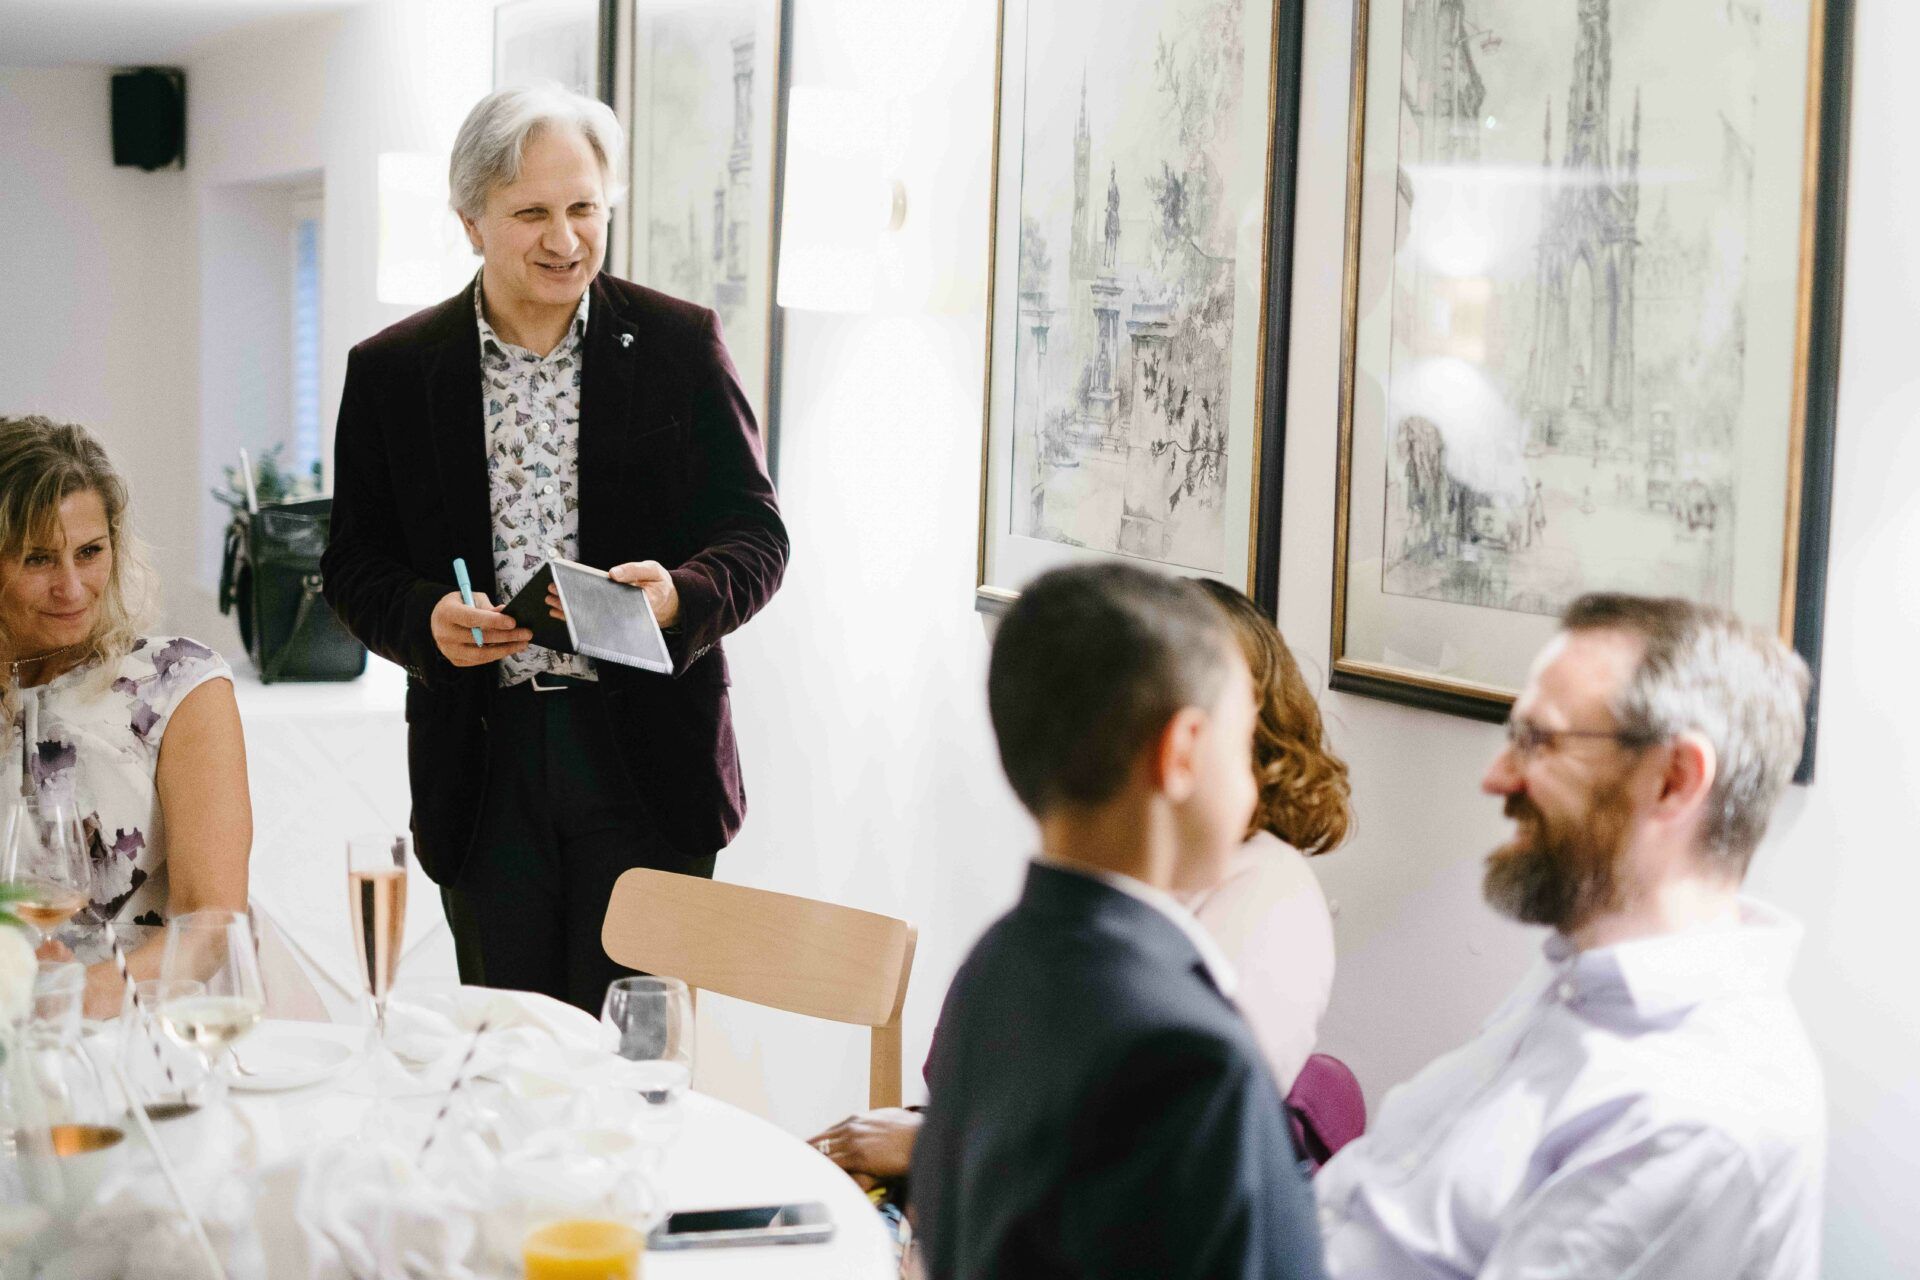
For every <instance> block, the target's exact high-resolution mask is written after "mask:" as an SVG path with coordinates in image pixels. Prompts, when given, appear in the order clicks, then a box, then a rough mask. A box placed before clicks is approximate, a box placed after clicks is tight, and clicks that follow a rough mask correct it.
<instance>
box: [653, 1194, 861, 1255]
mask: <svg viewBox="0 0 1920 1280" xmlns="http://www.w3.org/2000/svg"><path fill="white" fill-rule="evenodd" d="M831 1239H833V1219H832V1218H830V1217H829V1216H828V1215H827V1206H826V1205H824V1204H821V1203H820V1202H819V1201H818V1200H808V1201H805V1202H803V1203H800V1204H766V1205H753V1206H751V1207H748V1208H744V1209H694V1210H691V1211H687V1212H682V1213H670V1214H668V1215H667V1217H666V1220H665V1221H664V1222H662V1223H661V1224H660V1225H659V1226H657V1227H655V1228H654V1229H653V1233H652V1234H651V1235H649V1236H648V1237H647V1248H649V1249H653V1250H656V1251H658V1250H667V1249H734V1248H740V1247H743V1246H746V1245H759V1244H819V1243H821V1242H822V1241H826V1240H831Z"/></svg>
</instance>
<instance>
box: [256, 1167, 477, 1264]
mask: <svg viewBox="0 0 1920 1280" xmlns="http://www.w3.org/2000/svg"><path fill="white" fill-rule="evenodd" d="M450 1141H454V1142H457V1141H458V1139H451V1140H450ZM418 1157H419V1151H418V1149H417V1148H412V1149H403V1148H402V1147H401V1146H399V1145H398V1144H395V1143H365V1142H359V1141H353V1142H340V1143H335V1144H332V1145H330V1146H327V1147H323V1148H321V1149H320V1150H318V1151H315V1152H312V1153H310V1154H309V1155H308V1156H307V1158H306V1159H305V1160H304V1161H302V1163H301V1168H300V1176H299V1192H298V1195H297V1197H296V1199H295V1202H294V1221H295V1222H296V1223H297V1224H298V1226H299V1228H300V1231H301V1233H302V1235H303V1236H304V1237H305V1239H306V1244H307V1255H308V1260H309V1263H308V1271H307V1275H308V1277H309V1278H310V1280H357V1278H359V1277H369V1276H378V1277H380V1278H381V1280H414V1278H416V1277H417V1278H418V1280H427V1278H428V1277H434V1278H436V1280H437V1278H438V1277H445V1278H446V1280H473V1276H474V1272H473V1271H472V1270H471V1267H470V1262H471V1260H472V1259H471V1255H472V1254H473V1251H474V1244H475V1242H476V1240H477V1238H478V1234H479V1229H478V1226H477V1219H476V1209H477V1207H478V1206H477V1197H476V1194H475V1188H474V1187H473V1186H470V1185H464V1184H462V1183H461V1182H459V1181H451V1182H450V1181H448V1180H446V1179H445V1178H444V1177H442V1178H434V1179H430V1178H429V1177H428V1175H427V1174H426V1173H425V1172H424V1171H423V1170H422V1169H421V1167H420V1163H419V1159H418ZM443 1167H444V1168H452V1167H456V1166H454V1165H453V1164H451V1163H450V1164H448V1165H446V1166H443Z"/></svg>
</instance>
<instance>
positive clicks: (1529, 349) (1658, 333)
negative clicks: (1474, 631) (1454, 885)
mask: <svg viewBox="0 0 1920 1280" xmlns="http://www.w3.org/2000/svg"><path fill="white" fill-rule="evenodd" d="M1403 3H1404V19H1405V25H1404V28H1403V37H1402V58H1401V67H1402V69H1403V72H1402V73H1403V77H1404V79H1403V83H1402V86H1401V89H1402V92H1401V95H1400V97H1401V109H1400V123H1399V129H1400V134H1399V157H1400V172H1399V184H1398V197H1397V204H1398V207H1397V210H1396V218H1397V226H1396V232H1397V243H1398V244H1399V246H1400V247H1399V249H1398V251H1397V252H1396V255H1395V258H1394V266H1393V295H1392V301H1393V344H1392V353H1391V357H1390V364H1389V386H1388V394H1387V407H1388V420H1387V432H1388V438H1387V442H1386V443H1387V473H1388V474H1387V478H1386V521H1385V534H1384V546H1383V547H1382V566H1383V567H1382V582H1381V586H1382V590H1384V591H1386V592H1389V593H1392V594H1396V595H1402V596H1417V597H1424V598H1427V599H1435V600H1445V601H1451V602H1454V603H1461V604H1470V605H1484V606H1489V607H1493V608H1498V609H1505V610H1510V611H1515V612H1523V613H1537V614H1551V613H1557V612H1558V611H1560V610H1561V609H1562V608H1564V607H1565V606H1566V604H1568V603H1569V602H1570V601H1571V600H1572V598H1573V597H1575V596H1577V595H1578V594H1580V593H1581V592H1583V591H1591V590H1609V589H1624V590H1636V591H1643V592H1651V593H1655V594H1663V595H1664V594H1677V595H1685V596H1689V597H1692V598H1694V599H1699V600H1704V601H1708V602H1714V603H1719V604H1722V605H1726V604H1729V603H1730V602H1731V592H1732V581H1733V549H1734V541H1735V540H1734V523H1735V515H1736V512H1735V511H1734V509H1733V493H1734V483H1735V479H1736V475H1737V473H1738V468H1739V449H1740V444H1741V435H1742V427H1743V423H1742V420H1741V413H1742V399H1743V393H1744V388H1745V378H1746V369H1745V338H1746V323H1747V316H1746V299H1747V242H1748V231H1749V223H1750V213H1751V207H1752V201H1753V142H1752V136H1753V127H1754V119H1755V88H1756V85H1755V80H1756V71H1755V68H1756V65H1757V62H1758V57H1759V47H1760V25H1761V9H1762V6H1761V3H1760V0H1716V2H1715V3H1711V4H1686V5H1674V4H1671V3H1668V2H1667V0H1403Z"/></svg>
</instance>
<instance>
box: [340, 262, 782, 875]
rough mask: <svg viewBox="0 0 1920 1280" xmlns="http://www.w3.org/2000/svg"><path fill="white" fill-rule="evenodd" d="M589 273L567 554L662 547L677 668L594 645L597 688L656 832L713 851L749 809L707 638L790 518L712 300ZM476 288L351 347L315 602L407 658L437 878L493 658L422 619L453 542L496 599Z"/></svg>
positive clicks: (463, 804) (722, 629) (492, 685)
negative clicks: (450, 645) (576, 475)
mask: <svg viewBox="0 0 1920 1280" xmlns="http://www.w3.org/2000/svg"><path fill="white" fill-rule="evenodd" d="M591 288H592V294H593V300H592V302H591V303H590V304H589V306H588V310H587V331H586V337H585V342H584V347H583V351H584V356H583V361H584V364H583V369H582V378H583V381H582V385H581V397H580V542H579V556H580V559H581V560H582V561H583V562H584V563H586V564H590V565H594V566H597V567H599V568H602V569H606V568H611V567H612V566H614V565H616V564H621V563H624V562H626V561H630V560H657V561H659V562H660V563H661V564H663V565H665V566H666V567H667V568H668V570H669V571H670V572H671V573H672V575H673V581H674V586H675V588H676V589H677V590H678V592H679V596H680V614H679V618H678V619H677V621H676V624H675V628H674V630H673V631H672V632H670V633H669V634H668V637H667V639H668V642H669V644H670V646H671V647H672V649H673V653H674V658H675V667H674V671H673V674H672V675H671V676H666V675H659V674H655V673H652V672H648V671H642V670H639V669H637V668H632V667H623V666H618V665H616V664H613V663H598V664H596V669H597V670H598V672H599V675H600V683H601V691H600V696H601V697H602V698H603V699H604V703H605V706H606V710H607V713H608V715H609V717H610V720H611V723H612V727H613V732H614V738H615V740H616V742H617V743H618V744H619V748H620V752H621V755H622V757H623V760H624V763H625V765H626V768H627V772H628V775H629V776H630V777H631V778H632V780H633V785H634V788H635V792H636V794H637V795H638V796H639V797H640V798H641V799H642V800H644V802H645V803H646V804H647V806H648V807H649V808H650V809H651V811H652V813H653V816H654V819H655V821H656V823H657V825H658V827H659V829H660V833H661V834H662V835H663V836H665V837H666V838H667V839H668V840H669V841H670V842H671V843H672V844H673V845H674V846H675V847H677V848H678V849H679V850H680V851H681V852H683V853H686V854H690V855H697V854H705V853H710V852H714V851H717V850H718V849H720V848H722V847H723V846H724V845H726V843H727V842H728V841H730V840H731V839H732V838H733V836H734V834H735V833H736V832H737V831H738V830H739V828H740V821H741V818H742V817H743V816H744V813H745V808H746V799H745V795H744V793H743V791H742V789H741V785H740V760H739V755H738V753H737V752H736V750H735V747H734V736H733V722H732V718H731V714H730V712H729V709H728V701H727V685H728V678H727V661H726V655H725V654H724V653H723V652H722V649H721V644H720V640H721V637H722V636H725V635H726V634H727V633H729V632H731V631H733V630H734V629H735V628H737V627H739V626H740V625H741V624H742V623H744V622H746V621H747V619H749V618H751V617H752V616H753V615H754V614H755V613H756V612H757V611H758V610H759V609H760V608H761V607H762V606H763V605H765V604H766V603H767V601H768V599H769V598H771V597H772V595H773V593H774V591H775V589H776V588H778V587H779V585H780V579H781V576H782V575H783V574H784V573H785V571H786V564H787V554H788V543H787V531H786V526H785V525H784V524H782V523H781V520H780V509H779V505H778V503H777V501H776V500H775V497H774V492H773V482H772V481H771V480H770V479H769V478H768V475H767V467H766V460H765V455H764V453H763V451H762V447H761V442H760V433H759V429H758V428H757V426H756V425H755V423H754V418H753V411H752V409H751V408H750V407H749V406H748V404H747V399H746V395H745V393H744V392H743V391H742V390H741V387H740V378H739V375H738V374H737V373H736V372H735V371H734V367H733V362H732V360H731V359H730V358H729V357H728V355H727V351H726V347H725V345H724V344H723V342H722V341H721V336H720V327H719V322H718V320H717V319H716V318H715V316H714V314H713V313H712V312H711V311H708V310H707V309H705V308H703V307H699V306H695V305H694V304H692V303H688V302H682V301H680V300H678V299H675V298H670V297H668V296H666V295H665V294H662V293H657V292H655V291H654V290H652V289H647V288H643V287H642V286H640V285H636V284H630V283H628V282H627V281H624V280H617V279H615V278H613V277H611V276H608V275H605V274H602V275H600V276H599V277H598V278H596V279H595V280H594V282H593V284H592V286H591ZM473 290H474V286H473V285H469V286H468V287H467V288H466V289H465V290H464V291H462V292H461V294H460V295H459V296H458V297H455V298H452V299H449V300H448V301H446V302H443V303H441V304H440V305H438V306H436V307H430V308H428V309H427V310H425V311H422V312H420V313H418V314H417V315H414V316H410V317H409V318H407V319H405V320H402V321H401V322H400V323H398V324H396V325H394V326H392V327H391V328H389V329H386V330H384V331H383V332H381V333H379V334H376V335H375V336H373V337H371V338H369V339H367V340H366V341H365V342H362V343H360V344H359V345H358V346H356V347H354V348H353V351H352V352H351V354H350V355H349V356H348V358H347V378H346V386H345V389H344V391H343V392H342V396H341V402H340V422H339V430H338V433H337V435H336V439H335V446H334V449H335V452H334V499H333V521H332V530H331V537H330V541H329V543H328V546H327V551H326V555H325V557H324V559H323V560H322V562H321V569H322V572H323V574H324V578H325V594H326V599H327V602H328V603H329V604H331V605H332V606H333V609H334V611H335V612H336V613H338V614H339V615H340V618H341V619H342V621H344V622H345V623H346V625H347V628H348V630H350V631H352V632H353V634H354V635H356V636H358V637H359V638H360V639H361V640H362V641H363V642H365V644H366V645H367V647H368V648H369V649H371V650H373V651H374V652H375V653H377V654H379V655H381V656H382V657H385V658H388V659H390V660H392V661H393V662H396V663H398V664H399V665H401V666H403V667H405V668H406V669H407V703H406V710H407V764H408V771H409V773H410V775H411V781H412V789H413V828H414V840H415V847H416V849H417V851H418V853H419V856H420V863H421V865H422V866H423V867H424V868H425V869H426V871H427V873H428V874H429V875H430V876H432V877H433V878H434V879H435V880H436V881H438V882H439V883H442V884H445V883H449V882H450V881H452V880H453V879H454V878H455V877H456V876H457V875H458V873H459V869H460V866H461V863H462V862H463V861H464V860H465V857H466V853H467V850H468V848H469V847H470V846H471V844H472V841H473V834H474V827H475V822H476V815H477V812H478V808H479V802H480V798H481V794H482V791H483V788H484V785H485V775H486V770H487V768H488V752H487V713H488V710H489V708H490V706H491V704H492V701H493V699H494V698H495V696H497V693H498V681H499V676H498V669H497V668H496V667H495V666H494V665H492V664H489V665H486V666H481V667H470V668H466V669H464V670H463V669H459V668H456V667H454V666H453V664H452V663H450V662H448V661H447V660H446V659H445V658H444V657H443V656H441V654H440V651H439V650H438V649H437V648H436V647H435V645H434V642H433V634H432V630H431V627H430V626H429V622H428V619H429V618H430V616H431V615H432V613H433V608H434V605H435V604H436V603H438V602H439V600H440V599H441V597H443V596H445V595H446V594H447V593H448V592H449V591H452V590H454V589H455V587H454V581H453V559H454V557H455V556H459V557H462V558H464V559H465V560H466V562H467V567H468V569H469V571H470V572H471V575H472V579H473V589H474V591H475V592H476V593H480V592H484V593H486V595H487V597H488V598H489V599H491V600H493V601H494V602H495V603H496V604H497V603H501V601H500V593H499V590H498V587H497V585H496V583H495V581H494V572H493V551H492V526H491V517H490V515H489V501H488V492H487V469H486V452H487V446H486V438H485V431H486V428H485V420H484V417H483V413H482V407H481V402H480V386H481V383H480V336H479V326H478V324H477V323H476V322H475V319H474V312H473ZM557 696H562V697H570V696H573V695H571V694H562V695H557Z"/></svg>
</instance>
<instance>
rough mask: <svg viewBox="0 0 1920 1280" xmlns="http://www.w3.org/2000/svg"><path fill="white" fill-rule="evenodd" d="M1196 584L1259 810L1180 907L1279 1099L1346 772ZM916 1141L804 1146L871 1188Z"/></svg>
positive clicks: (1297, 1029)
mask: <svg viewBox="0 0 1920 1280" xmlns="http://www.w3.org/2000/svg"><path fill="white" fill-rule="evenodd" d="M1199 582H1200V585H1201V586H1202V587H1204V588H1205V589H1206V591H1207V594H1208V595H1210V596H1212V597H1213V599H1214V600H1215V601H1216V602H1217V603H1218V604H1219V605H1220V607H1221V609H1222V610H1223V611H1225V613H1226V615H1227V617H1228V619H1229V621H1230V622H1231V624H1232V626H1233V631H1234V637H1235V639H1237V640H1238V641H1239V642H1240V648H1241V650H1242V651H1243V652H1244V654H1245V656H1246V659H1247V669H1248V671H1249V672H1250V673H1251V674H1252V676H1253V688H1254V695H1255V697H1256V698H1257V699H1258V700H1259V703H1260V706H1259V714H1258V717H1257V718H1256V720H1255V722H1254V731H1253V767H1254V774H1255V779H1256V781H1257V783H1258V784H1259V801H1258V803H1257V805H1256V806H1255V808H1254V814H1253V830H1252V831H1251V832H1250V833H1249V834H1248V836H1247V841H1246V844H1245V845H1243V846H1242V848H1241V850H1240V852H1239V854H1238V855H1237V856H1236V857H1235V859H1234V863H1233V866H1232V868H1231V869H1230V870H1229V871H1228V873H1227V876H1226V878H1225V879H1223V880H1222V881H1221V882H1220V883H1219V884H1218V885H1216V886H1215V887H1214V888H1212V889H1210V890H1208V891H1207V892H1206V893H1204V894H1202V895H1200V896H1199V897H1198V898H1195V899H1193V900H1190V901H1189V902H1188V903H1187V904H1186V905H1187V907H1188V908H1189V909H1190V910H1191V911H1192V912H1193V914H1194V915H1195V916H1196V917H1197V918H1198V919H1199V921H1200V924H1201V925H1202V926H1203V927H1204V928H1205V929H1206V930H1207V932H1208V933H1209V934H1211V935H1212V936H1213V937H1214V939H1215V940H1216V941H1218V942H1219V943H1220V947H1221V950H1222V951H1224V952H1225V953H1226V956H1227V958H1228V959H1229V960H1230V961H1231V962H1232V964H1233V968H1234V972H1235V974H1236V976H1237V977H1238V983H1237V987H1236V993H1235V996H1234V1003H1236V1004H1238V1005H1239V1006H1240V1010H1241V1012H1242V1013H1243V1014H1244V1015H1245V1016H1246V1019H1247V1023H1248V1025H1250V1026H1251V1027H1252V1028H1253V1033H1254V1037H1255V1039H1256V1040H1258V1041H1259V1044H1260V1048H1261V1051H1262V1052H1263V1054H1264V1055H1265V1057H1266V1059H1267V1064H1268V1067H1269V1068H1270V1069H1271V1070H1272V1072H1273V1078H1274V1080H1275V1082H1276V1083H1277V1084H1278V1085H1279V1086H1280V1092H1281V1094H1282V1095H1285V1094H1287V1093H1288V1092H1290V1091H1291V1090H1292V1088H1293V1082H1294V1079H1295V1077H1296V1076H1298V1075H1299V1074H1300V1068H1301V1067H1302V1066H1303V1065H1305V1063H1306V1061H1307V1057H1308V1055H1309V1054H1311V1053H1312V1052H1313V1045H1314V1041H1315V1040H1316V1039H1317V1038H1318V1037H1319V1034H1320V1018H1321V1016H1322V1015H1323V1014H1324V1013H1325V1012H1326V1009H1327V997H1328V995H1329V993H1330V992H1331V990H1332V988H1333V920H1332V917H1331V915H1330V914H1329V912H1328V911H1327V900H1326V897H1325V896H1324V895H1323V894H1322V893H1321V892H1320V884H1319V882H1318V881H1317V880H1316V879H1315V878H1314V875H1313V872H1312V871H1311V870H1309V869H1308V867H1307V859H1308V858H1309V857H1312V856H1314V855H1316V854H1322V853H1326V852H1327V851H1328V850H1330V849H1333V848H1334V847H1335V846H1337V845H1338V844H1339V843H1340V842H1341V841H1342V840H1344V839H1346V836H1347V828H1348V826H1349V825H1350V823H1351V821H1352V812H1351V810H1350V809H1349V808H1348V785H1347V766H1346V763H1345V762H1344V761H1342V760H1341V759H1340V758H1339V757H1338V756H1336V755H1334V754H1333V753H1332V752H1331V751H1329V750H1328V749H1327V746H1326V741H1325V734H1324V732H1323V731H1322V727H1321V723H1320V709H1319V707H1318V706H1316V705H1315V703H1314V700H1313V694H1312V692H1311V691H1310V690H1309V689H1308V688H1307V683H1306V681H1305V680H1304V679H1303V678H1302V677H1301V675H1300V667H1299V664H1298V663H1296V662H1295V661H1294V660H1293V654H1292V653H1291V652H1290V651H1289V650H1288V649H1287V644H1286V641H1285V640H1283V639H1281V637H1280V632H1279V630H1278V629H1277V628H1275V626H1274V625H1273V621H1272V620H1271V619H1270V618H1268V617H1267V616H1266V614H1264V613H1262V612H1261V610H1260V607H1259V606H1258V605H1256V604H1254V603H1253V601H1251V600H1249V599H1248V598H1247V597H1246V596H1245V595H1243V594H1242V593H1240V592H1239V591H1236V590H1234V589H1233V588H1232V587H1228V586H1224V585H1222V584H1220V583H1217V582H1213V581H1210V580H1206V579H1200V580H1199ZM935 1034H936V1035H937V1034H938V1031H937V1030H936V1032H935ZM935 1105H938V1104H937V1103H935ZM919 1132H920V1115H919V1113H918V1112H917V1111H911V1110H907V1109H904V1108H901V1107H886V1108H883V1109H880V1110H877V1111H863V1112H861V1113H859V1114H858V1115H852V1116H848V1117H847V1118H846V1119H845V1120H842V1121H841V1122H840V1123H839V1124H836V1125H834V1126H833V1127H832V1128H830V1129H828V1130H826V1131H825V1132H824V1133H820V1134H816V1135H815V1136H814V1137H813V1139H812V1142H813V1145H814V1146H815V1147H816V1148H818V1149H819V1151H820V1152H821V1154H822V1155H824V1156H826V1157H827V1158H828V1159H829V1160H832V1161H833V1162H834V1163H835V1164H837V1165H839V1166H840V1167H841V1168H842V1169H845V1170H846V1171H847V1172H848V1173H849V1174H851V1175H853V1177H854V1179H855V1180H856V1181H858V1182H859V1183H860V1184H861V1185H862V1186H864V1187H869V1188H870V1187H873V1186H875V1185H879V1184H896V1185H897V1182H898V1180H899V1179H901V1178H904V1177H905V1176H906V1172H907V1166H908V1163H909V1162H910V1160H911V1157H912V1155H913V1143H914V1139H915V1137H917V1136H918V1134H919Z"/></svg>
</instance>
